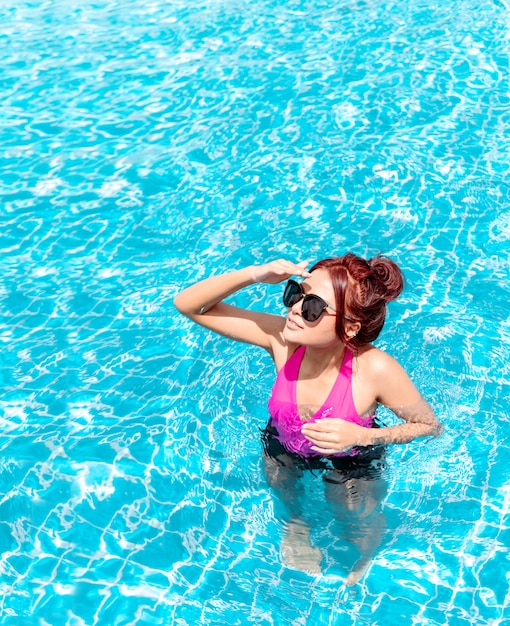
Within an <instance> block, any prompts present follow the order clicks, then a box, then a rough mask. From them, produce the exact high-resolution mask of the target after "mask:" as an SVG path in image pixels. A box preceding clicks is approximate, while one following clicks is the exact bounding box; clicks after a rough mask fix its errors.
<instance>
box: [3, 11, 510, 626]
mask: <svg viewBox="0 0 510 626" xmlns="http://www.w3.org/2000/svg"><path fill="white" fill-rule="evenodd" d="M0 43H1V46H0V57H1V63H0V72H1V74H0V75H1V85H2V87H1V88H2V95H3V98H2V109H1V113H0V124H1V128H0V151H1V160H0V164H1V168H0V189H1V196H2V201H1V206H0V212H1V213H0V215H1V228H0V249H1V254H0V292H1V295H2V298H1V300H0V340H1V342H2V351H1V359H0V366H1V370H0V381H1V387H0V390H1V391H0V409H1V412H0V420H1V426H2V429H1V435H0V451H1V456H0V469H1V474H0V485H1V491H0V496H1V499H0V541H1V547H2V549H1V567H0V573H1V575H0V582H1V592H2V593H1V599H0V620H1V623H2V624H6V625H9V626H10V625H11V624H12V625H14V626H18V625H22V626H24V625H32V624H34V625H35V624H37V625H46V624H51V626H60V625H61V624H62V625H64V624H65V625H69V626H77V625H82V624H84V625H87V626H88V625H92V624H101V625H106V626H111V625H112V626H113V625H126V626H127V625H128V624H129V625H131V624H137V625H149V624H179V625H188V624H211V625H221V624H239V625H245V624H258V625H273V624H274V625H276V626H279V625H283V624H293V625H306V626H308V625H312V624H313V625H322V624H324V625H328V626H338V625H339V626H344V625H350V624H352V625H362V624H367V625H369V624H370V625H373V624H383V625H386V624H395V623H402V624H419V625H436V624H437V625H441V626H443V625H446V624H448V625H450V626H458V625H464V624H477V625H478V624H490V625H493V626H495V625H501V626H503V625H505V624H508V623H510V609H509V600H510V595H509V591H508V588H509V584H508V583H509V573H508V572H509V567H508V558H509V557H508V549H509V543H510V527H509V510H510V483H509V482H508V471H507V467H508V459H509V458H510V450H509V448H510V446H509V443H508V436H507V431H508V398H509V387H508V381H509V359H508V340H509V336H510V320H509V306H508V297H509V288H508V284H509V283H508V279H509V263H508V248H509V245H508V241H509V239H510V224H509V211H508V206H509V198H510V193H509V182H510V163H509V158H508V156H509V140H508V137H509V136H510V135H509V130H510V129H509V125H510V96H509V92H508V72H509V56H508V51H509V45H510V6H509V5H508V3H506V2H502V1H497V0H493V1H492V2H489V1H483V0H482V2H480V1H478V2H476V3H475V2H474V1H472V0H465V1H460V0H453V1H452V2H448V3H442V2H438V1H435V2H434V1H430V2H428V1H421V0H410V1H406V2H403V1H402V0H395V1H393V2H392V1H388V2H384V1H382V0H380V1H378V0H374V1H371V0H367V1H366V2H362V1H358V2H356V1H339V2H336V3H330V2H325V1H324V0H302V1H300V2H297V0H294V1H292V0H263V1H261V2H257V3H250V2H247V1H243V0H203V1H197V2H184V1H174V2H165V1H164V0H143V1H142V0H126V1H125V2H122V3H119V2H108V3H106V2H105V3H102V2H93V1H91V0H66V1H65V2H64V1H63V0H56V1H54V2H38V3H36V2H27V1H24V0H17V1H16V2H15V1H14V0H4V1H3V2H2V3H0ZM346 250H354V251H356V252H358V253H359V254H362V255H371V254H373V253H375V252H379V251H380V252H384V253H386V254H388V255H390V256H392V257H393V258H394V259H395V260H397V261H398V262H399V263H400V264H401V266H402V268H403V269H404V272H405V274H406V279H407V286H406V290H405V292H404V294H403V295H402V297H401V298H400V299H399V300H398V301H397V302H396V303H394V304H393V305H392V307H391V311H390V317H389V321H388V324H387V327H386V328H385V330H384V332H383V334H382V336H381V338H380V341H379V344H378V345H379V346H381V347H382V348H385V349H387V350H389V351H390V352H391V353H392V354H393V355H394V356H395V357H396V358H397V359H398V360H399V361H400V362H401V363H402V364H403V365H404V366H405V367H406V369H407V370H408V371H409V372H411V374H412V377H413V379H414V380H415V382H416V384H417V386H418V387H419V388H420V390H421V391H422V393H423V394H424V395H425V396H426V397H427V398H428V399H429V401H430V402H431V403H432V404H433V406H434V407H435V409H436V412H437V414H438V415H439V416H440V418H441V420H442V421H443V422H444V424H445V429H444V433H443V434H442V436H441V437H440V438H438V439H435V440H432V441H430V442H425V441H417V442H413V443H411V444H409V445H406V446H393V447H390V448H389V450H388V454H387V461H388V467H387V470H386V480H387V482H388V487H389V488H388V494H387V496H386V497H385V499H384V501H383V510H384V514H385V517H386V524H387V528H386V533H385V535H384V539H383V542H382V543H381V546H380V547H379V549H378V551H377V553H376V554H375V556H374V559H373V562H372V564H371V566H370V567H369V569H368V571H367V573H366V575H365V576H364V578H363V579H362V580H361V582H360V583H359V584H358V585H356V586H354V587H352V588H347V587H346V586H345V585H344V584H343V580H344V577H345V574H346V571H348V570H346V565H345V563H346V561H348V559H349V558H350V556H351V552H352V550H351V548H350V547H349V546H348V545H347V544H346V543H345V542H343V540H342V537H341V536H340V534H339V532H338V527H337V525H336V522H335V520H334V519H333V517H332V515H331V514H330V512H329V511H328V509H327V507H326V506H325V505H324V498H323V494H322V492H321V491H320V490H319V489H318V487H317V483H316V482H314V480H313V478H312V477H310V479H309V480H308V482H307V485H306V486H307V488H308V489H309V492H310V495H309V498H310V500H309V502H310V509H311V510H312V511H313V517H314V520H313V521H314V526H313V529H312V539H313V541H314V543H315V544H316V545H318V546H319V547H320V548H321V550H322V552H323V555H324V560H323V575H322V576H318V577H312V576H309V575H308V574H306V573H304V572H300V571H297V570H294V569H292V568H290V567H288V566H287V565H286V563H285V562H284V561H283V560H282V558H281V556H280V551H279V543H280V540H281V538H282V534H283V530H282V522H281V512H280V508H281V507H280V503H279V502H278V499H277V497H276V496H275V494H274V493H272V492H271V490H270V489H269V487H268V484H267V480H266V478H265V475H264V472H263V469H262V458H261V445H260V441H259V434H258V433H259V428H262V427H263V426H264V425H265V422H266V419H267V409H266V403H267V398H268V395H269V391H270V387H271V384H272V381H273V378H274V371H273V367H272V364H271V362H270V361H269V359H268V357H267V356H265V355H264V354H262V353H260V352H259V351H257V350H256V349H255V348H251V347H245V346H239V345H237V344H233V343H232V344H231V343H229V342H228V341H226V340H224V339H220V338H217V337H214V336H212V335H210V334H209V333H207V332H206V331H204V330H201V329H197V328H194V327H192V325H191V324H190V323H189V322H188V321H186V320H185V319H182V318H180V317H178V316H177V314H176V311H175V310H174V308H173V305H172V298H173V297H174V295H175V294H176V292H177V291H178V290H179V289H180V288H181V287H182V286H183V285H186V284H189V283H190V282H191V281H193V280H195V279H197V278H200V277H203V276H205V275H207V274H210V273H218V272H220V271H223V270H226V269H230V268H232V269H233V268H237V267H241V266H243V265H244V264H247V263H252V262H253V261H254V260H266V259H271V258H277V257H280V256H288V257H290V258H292V259H296V260H301V259H304V258H308V259H310V260H312V261H313V260H316V259H319V258H322V257H324V256H328V255H331V254H340V253H343V252H344V251H346ZM280 296H281V289H280V288H279V287H269V288H268V287H253V288H251V289H250V290H247V291H246V292H245V293H243V294H241V295H240V296H239V297H238V298H237V301H238V302H239V303H240V304H243V305H250V306H254V307H259V308H260V309H263V310H273V311H278V310H281V309H280V307H281V304H280Z"/></svg>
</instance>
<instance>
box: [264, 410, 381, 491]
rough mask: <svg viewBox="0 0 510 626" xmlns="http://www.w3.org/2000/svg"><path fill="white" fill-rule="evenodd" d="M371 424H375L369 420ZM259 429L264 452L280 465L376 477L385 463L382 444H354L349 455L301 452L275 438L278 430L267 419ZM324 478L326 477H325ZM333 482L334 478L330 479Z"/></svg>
mask: <svg viewBox="0 0 510 626" xmlns="http://www.w3.org/2000/svg"><path fill="white" fill-rule="evenodd" d="M372 428H379V426H378V425H377V424H375V423H374V424H373V426H372ZM261 432H262V443H263V445H264V453H265V455H266V456H268V457H270V458H272V459H274V460H275V461H276V462H277V463H278V465H280V466H281V467H289V468H295V469H301V470H311V471H312V472H313V471H314V470H322V471H329V472H331V471H334V472H339V473H340V474H341V475H342V480H344V479H345V480H347V479H348V478H362V479H365V480H376V479H378V478H381V475H382V473H383V470H384V468H385V467H386V463H385V459H384V457H385V451H386V449H385V447H384V446H367V447H363V448H361V447H360V448H354V450H355V451H356V454H355V455H352V456H329V457H326V456H321V455H320V454H317V455H314V456H301V455H300V454H296V453H295V452H290V451H289V450H287V448H285V446H284V445H283V444H282V442H281V441H280V440H279V439H278V431H277V430H276V428H275V427H274V426H273V424H272V422H271V420H269V422H268V424H267V426H266V427H265V429H264V430H262V431H261ZM324 480H328V478H327V477H325V478H324ZM334 482H336V481H334Z"/></svg>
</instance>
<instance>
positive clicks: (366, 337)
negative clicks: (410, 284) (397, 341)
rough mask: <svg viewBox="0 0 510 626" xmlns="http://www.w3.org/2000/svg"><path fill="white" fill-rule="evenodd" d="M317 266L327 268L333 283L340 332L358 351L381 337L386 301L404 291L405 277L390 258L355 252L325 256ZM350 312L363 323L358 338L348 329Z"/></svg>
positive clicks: (356, 320)
mask: <svg viewBox="0 0 510 626" xmlns="http://www.w3.org/2000/svg"><path fill="white" fill-rule="evenodd" d="M317 269H325V270H326V271H327V272H328V274H329V276H330V278H331V282H332V283H333V290H334V292H335V302H336V305H335V308H336V310H337V318H336V327H335V330H336V334H337V336H338V337H339V338H340V340H341V341H342V342H343V343H344V344H345V345H346V346H347V347H348V348H350V349H351V350H352V351H353V352H355V353H356V352H357V351H358V350H359V348H361V346H363V345H366V344H367V343H371V342H372V341H375V340H376V339H377V337H378V336H379V333H380V332H381V330H382V329H383V326H384V322H385V319H386V304H387V303H388V302H391V301H392V300H395V299H396V298H398V296H399V295H400V294H401V293H402V289H403V288H404V276H403V274H402V272H401V270H400V268H399V266H398V265H397V264H396V263H395V262H394V261H392V260H391V259H389V258H388V257H385V256H382V255H377V256H375V257H373V258H372V259H369V260H365V259H363V258H361V257H359V256H357V255H356V254H353V253H352V252H348V253H347V254H345V255H344V256H341V257H333V258H329V259H323V260H322V261H319V262H318V263H316V264H315V265H314V266H313V267H312V268H310V272H313V271H314V270H317ZM346 315H347V317H349V319H351V320H353V321H355V322H359V323H360V324H361V328H360V329H359V331H358V334H357V335H356V336H355V337H348V336H347V334H346V332H345V325H346V323H348V320H346V319H345V316H346Z"/></svg>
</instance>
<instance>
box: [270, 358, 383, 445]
mask: <svg viewBox="0 0 510 626" xmlns="http://www.w3.org/2000/svg"><path fill="white" fill-rule="evenodd" d="M305 349H306V348H305V346H300V347H299V348H298V349H297V350H296V351H295V352H294V354H293V355H292V356H291V357H290V358H289V360H288V361H287V363H285V365H284V366H283V367H282V369H281V370H280V371H279V372H278V376H277V377H276V381H275V384H274V386H273V390H272V392H271V397H270V398H269V404H268V408H269V414H270V415H271V425H272V426H274V427H275V428H276V430H277V431H278V435H277V436H276V437H277V439H279V440H280V442H281V443H282V444H283V445H284V446H285V448H287V450H289V451H290V452H294V453H296V454H299V455H301V456H317V454H318V453H317V452H316V451H315V450H312V449H311V448H312V445H313V444H312V442H311V441H309V440H308V439H306V437H305V436H304V435H302V434H301V426H302V425H303V423H304V421H307V422H316V421H317V420H320V419H322V418H324V417H341V418H342V419H344V420H346V421H348V422H354V423H355V424H359V425H360V426H364V427H366V428H370V427H371V426H372V422H373V419H374V416H373V415H370V416H369V417H361V416H360V415H359V413H358V412H357V411H356V407H355V406H354V401H353V399H352V352H351V351H350V350H348V349H347V348H346V349H345V354H344V358H343V362H342V367H341V368H340V372H339V373H338V377H337V379H336V381H335V384H334V385H333V389H332V390H331V391H330V392H329V395H328V397H327V398H326V401H325V402H324V404H323V406H322V407H321V408H320V409H319V410H318V411H317V412H316V413H314V414H313V415H312V417H311V418H310V419H307V420H302V419H301V417H300V415H299V411H298V406H297V404H296V382H297V379H298V374H299V368H300V366H301V361H302V360H303V355H304V354H305ZM350 454H352V453H349V452H348V453H345V452H340V453H338V454H335V455H332V456H346V455H350Z"/></svg>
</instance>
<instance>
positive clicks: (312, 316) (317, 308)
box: [301, 295, 325, 322]
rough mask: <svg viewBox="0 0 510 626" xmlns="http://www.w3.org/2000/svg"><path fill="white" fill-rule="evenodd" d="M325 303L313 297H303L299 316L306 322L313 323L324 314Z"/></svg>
mask: <svg viewBox="0 0 510 626" xmlns="http://www.w3.org/2000/svg"><path fill="white" fill-rule="evenodd" d="M324 305H325V303H324V302H323V301H322V300H321V299H320V298H319V297H318V296H314V295H310V296H305V299H304V300H303V306H302V307H301V315H302V316H303V319H304V320H306V321H307V322H315V321H317V320H318V319H319V317H320V316H321V315H322V314H323V313H324Z"/></svg>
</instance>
